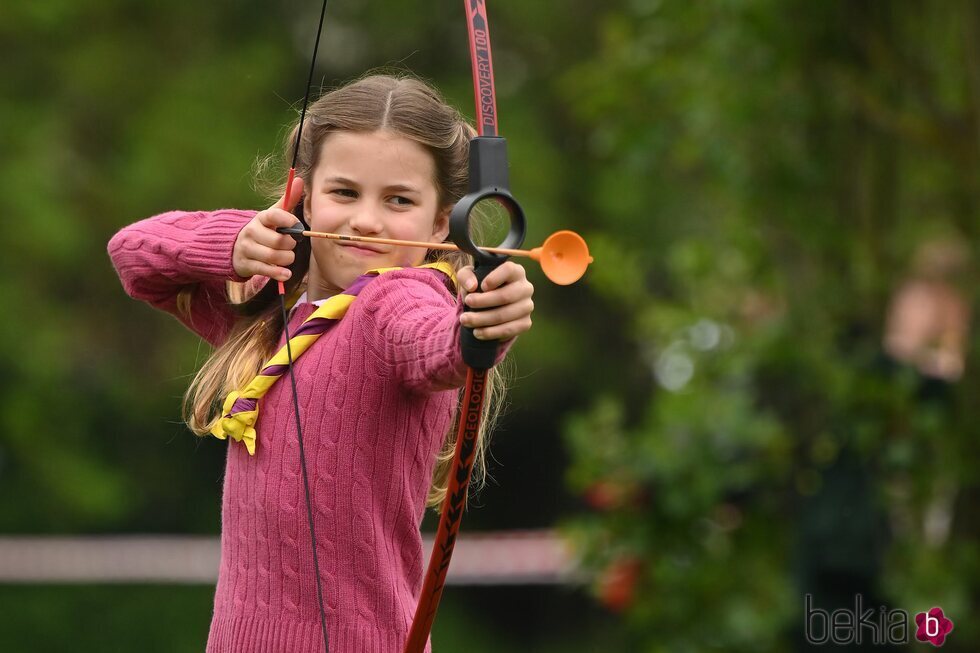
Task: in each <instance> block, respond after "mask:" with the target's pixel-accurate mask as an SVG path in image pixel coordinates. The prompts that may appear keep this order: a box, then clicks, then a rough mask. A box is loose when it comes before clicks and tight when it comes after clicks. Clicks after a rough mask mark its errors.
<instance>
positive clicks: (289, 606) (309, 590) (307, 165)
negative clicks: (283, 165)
mask: <svg viewBox="0 0 980 653" xmlns="http://www.w3.org/2000/svg"><path fill="white" fill-rule="evenodd" d="M473 134H474V132H473V130H472V128H471V127H469V126H468V125H467V124H466V123H465V122H464V120H463V119H462V118H461V117H460V115H459V114H458V112H457V111H455V110H454V109H452V108H450V107H449V106H447V105H446V104H445V102H444V101H443V100H442V99H441V97H440V96H439V95H438V93H437V92H436V91H435V90H433V89H432V88H430V87H429V86H427V85H425V84H423V83H422V82H420V81H418V80H415V79H412V78H395V77H389V76H371V77H367V78H365V79H362V80H360V81H357V82H355V83H352V84H349V85H347V86H345V87H342V88H339V89H337V90H334V91H332V92H330V93H327V94H326V95H324V96H323V97H322V98H320V99H319V100H318V101H317V102H315V103H313V104H312V105H311V106H310V107H309V110H308V114H307V122H306V124H305V126H304V129H303V133H302V134H299V135H297V127H294V128H293V130H292V133H291V134H290V136H289V138H288V139H287V143H286V147H285V149H284V152H286V153H289V152H292V149H293V144H294V139H295V138H297V137H299V138H300V139H301V141H300V147H299V159H298V161H297V165H296V169H297V177H298V178H297V179H296V181H295V182H294V188H293V189H291V190H292V192H291V193H289V197H292V198H297V199H300V198H301V203H300V204H299V206H298V208H299V210H301V211H302V215H303V216H304V217H305V219H306V222H307V223H308V224H309V225H310V228H311V229H312V230H314V231H329V232H335V233H341V234H350V235H359V236H377V237H383V238H400V239H410V240H420V241H428V242H434V243H435V242H441V241H443V240H444V239H445V238H446V236H447V234H448V233H449V213H450V209H451V207H452V206H453V204H454V203H455V202H456V201H457V200H458V199H459V198H460V197H462V195H464V194H465V192H466V188H467V162H468V152H469V139H470V137H471V136H472V135H473ZM284 177H285V174H283V175H282V177H280V178H284ZM304 189H305V192H304ZM292 210H294V207H293V206H287V205H286V204H285V200H284V199H280V200H279V202H277V203H276V204H275V205H274V206H273V207H271V208H269V209H267V210H265V211H259V212H258V213H255V212H252V211H239V210H220V211H213V212H193V213H187V212H181V211H175V212H170V213H164V214H162V215H159V216H156V217H153V218H149V219H147V220H143V221H142V222H138V223H136V224H134V225H132V226H130V227H127V228H125V229H123V230H122V231H120V232H119V233H118V234H116V236H115V237H113V239H112V240H111V241H110V243H109V253H110V256H111V257H112V261H113V264H114V265H115V267H116V270H117V271H118V273H119V277H120V279H121V280H122V283H123V286H124V288H125V289H126V292H127V293H128V294H129V295H130V296H132V297H134V298H136V299H140V300H143V301H146V302H148V303H150V304H152V305H153V306H156V307H157V308H160V309H163V310H165V311H167V312H168V313H171V314H173V315H174V316H176V317H177V319H179V320H180V321H181V322H183V323H184V324H185V325H187V326H188V327H189V328H190V329H192V330H193V331H194V332H195V333H197V334H199V335H200V336H201V337H203V338H204V339H205V340H207V341H208V342H209V343H210V344H212V345H213V346H214V347H216V350H215V352H214V354H213V355H212V356H211V357H210V359H209V360H208V361H207V362H206V363H205V364H204V366H203V368H202V369H201V370H200V372H199V373H198V374H197V376H196V378H195V379H194V381H193V383H192V384H191V387H190V388H189V389H188V391H187V395H186V397H185V418H186V420H187V423H188V425H189V427H190V428H191V430H192V431H194V432H195V433H196V434H198V435H202V436H203V435H208V434H214V435H217V436H218V437H226V436H227V435H231V436H232V437H233V438H234V440H239V441H231V440H229V449H228V461H227V466H226V471H225V478H224V492H223V498H222V519H221V521H222V531H221V567H220V570H219V575H218V585H217V590H216V593H215V601H214V617H213V620H212V623H211V631H210V634H209V638H208V646H207V650H208V651H228V652H231V651H234V652H236V653H240V652H242V651H289V652H293V651H297V652H306V651H311V652H312V651H322V650H323V648H324V644H323V641H322V640H323V638H322V635H321V632H320V616H319V606H318V603H317V594H316V586H315V579H314V576H313V574H314V573H316V572H315V571H314V569H313V562H312V561H313V555H312V550H311V544H310V537H309V528H308V524H307V518H306V506H305V503H304V498H303V497H302V496H301V494H302V492H303V489H302V487H301V482H302V480H301V477H300V458H299V456H300V453H299V444H298V441H297V434H296V425H295V421H294V415H293V404H292V401H293V396H292V391H291V388H290V383H289V379H288V378H280V379H279V380H278V382H273V383H272V384H271V386H270V387H269V388H268V389H267V391H265V394H264V395H262V396H261V398H260V400H259V401H258V402H257V410H258V412H257V414H253V415H252V418H250V419H251V421H250V419H248V418H243V419H241V420H237V421H236V418H235V417H231V416H229V415H230V414H231V413H233V412H234V411H233V410H232V408H233V407H234V406H237V405H238V404H237V402H236V399H240V398H241V395H239V391H242V389H243V388H246V386H248V387H252V386H251V385H250V382H251V381H252V380H253V379H258V377H257V372H259V370H260V369H263V368H265V366H266V363H267V362H268V360H269V358H270V357H271V356H272V355H273V354H275V352H277V351H279V349H280V348H281V347H282V346H283V345H284V343H285V340H284V337H283V324H282V317H281V311H280V307H279V302H278V298H277V293H276V288H275V286H276V283H275V282H274V281H270V279H272V280H284V281H286V282H287V283H286V288H287V294H289V295H290V296H296V295H298V294H300V293H301V296H300V297H299V298H298V299H297V301H296V302H295V304H294V306H293V308H292V313H291V315H290V316H289V333H290V334H291V335H294V336H295V335H296V334H297V331H298V330H299V328H300V326H301V325H303V323H304V321H305V320H307V318H309V317H310V316H311V315H312V314H313V312H314V311H315V310H318V306H320V305H326V304H325V303H326V302H329V301H330V299H331V298H336V297H341V296H342V295H343V294H344V293H345V292H346V293H347V295H350V294H353V293H355V292H357V295H356V299H355V300H354V301H353V302H352V303H350V304H349V307H348V308H347V309H346V313H345V314H343V316H342V317H340V318H339V319H334V320H333V321H332V322H331V326H330V327H329V328H327V329H326V330H325V331H324V332H323V334H322V335H321V336H320V337H319V339H317V340H316V341H315V342H314V343H313V344H311V345H310V346H309V348H308V349H307V350H305V351H304V352H303V353H302V354H301V355H296V354H295V353H294V360H295V364H294V370H295V376H296V383H297V390H298V405H299V410H300V413H301V424H302V428H303V431H304V436H305V437H304V440H305V446H306V459H307V461H308V471H309V482H310V491H311V493H312V511H313V520H314V532H315V533H316V535H317V537H318V539H317V549H318V550H317V554H318V558H319V573H320V575H321V581H322V586H323V593H324V604H325V605H324V608H325V610H326V618H327V624H328V640H329V644H330V650H331V652H332V653H340V652H347V651H372V652H388V651H391V652H393V653H394V652H396V651H401V650H402V647H403V646H404V642H405V639H406V637H407V633H408V629H409V626H410V625H411V620H412V617H413V614H414V610H415V606H416V603H417V600H418V595H419V592H420V590H421V585H422V575H423V570H424V565H425V560H424V559H423V551H422V540H421V536H420V533H419V523H420V522H421V520H422V516H423V513H424V510H425V507H426V506H438V505H439V504H440V503H441V500H442V498H443V496H444V495H445V488H446V485H447V478H446V475H447V473H448V467H449V463H450V462H451V457H452V450H453V449H452V447H453V444H454V443H453V442H452V441H451V440H453V439H454V437H455V430H454V428H453V421H454V419H455V415H456V411H457V403H458V401H459V399H458V388H460V387H461V386H462V385H463V383H464V380H465V375H466V368H465V365H464V363H463V362H462V359H461V357H460V351H459V331H460V324H463V325H465V326H470V327H474V328H475V333H476V336H477V337H478V338H482V339H498V340H501V341H502V346H501V347H500V352H501V353H500V355H499V356H498V361H499V360H500V359H501V358H502V357H503V355H504V353H505V352H506V350H507V349H508V348H509V346H510V345H511V344H512V343H513V341H514V338H515V337H516V336H518V335H519V334H521V333H523V332H525V331H527V330H528V329H529V328H530V326H531V319H530V314H531V311H532V310H533V303H532V300H531V296H532V293H533V287H532V286H531V284H530V283H529V282H528V281H527V279H526V278H525V276H524V269H523V268H522V267H521V266H519V265H516V264H514V263H511V262H507V263H505V264H503V265H501V266H500V267H499V268H497V269H496V270H494V271H493V272H492V273H491V274H490V275H488V277H487V279H486V281H485V282H484V284H483V291H482V292H479V293H473V294H468V293H467V291H470V290H474V289H475V287H476V280H475V276H474V274H473V272H472V269H471V268H469V267H464V263H465V260H464V258H463V256H462V255H460V254H458V253H455V252H454V253H451V254H449V255H446V254H437V253H436V252H435V251H428V250H422V249H421V248H405V247H388V246H374V245H366V244H352V243H349V242H344V241H332V240H321V239H314V241H315V242H313V243H312V244H311V243H310V241H308V240H304V241H302V242H300V243H298V244H297V242H296V241H294V240H293V238H292V237H290V236H286V235H282V234H279V233H278V232H277V231H276V228H277V227H288V226H292V225H293V224H295V222H296V218H295V216H294V215H293V214H292V213H291V212H290V211H292ZM311 250H312V251H311ZM423 263H427V264H430V266H431V265H432V264H438V265H439V267H415V266H419V265H420V264H423ZM390 267H400V268H402V269H400V270H394V271H389V272H385V273H383V274H380V275H379V276H375V277H366V278H361V279H359V277H361V275H363V274H364V273H365V272H367V271H368V270H374V269H377V268H390ZM454 276H455V282H456V283H458V285H459V297H460V298H459V300H457V293H456V291H455V287H454V279H453V277H454ZM355 280H357V281H358V282H357V283H356V284H355V283H354V282H355ZM365 283H366V285H365ZM464 302H465V304H466V305H468V306H471V307H474V308H484V309H488V310H485V311H482V312H478V313H474V312H468V313H465V314H464V313H463V312H462V304H463V303H464ZM312 322H313V321H311V323H312ZM495 385H496V388H495V390H496V392H494V393H493V394H495V395H496V397H497V398H498V399H499V395H500V390H501V388H500V385H499V378H498V379H497V380H496V381H495ZM229 395H232V396H231V398H230V399H229V398H228V396H229ZM493 403H495V404H498V402H493ZM259 409H260V410H259ZM484 442H485V440H484V439H483V438H482V437H481V438H480V445H479V450H480V454H479V455H480V458H479V459H478V462H477V464H476V465H475V466H474V467H475V469H476V471H477V475H479V472H480V471H481V470H482V464H483V463H482V447H483V443H484ZM253 454H254V455H253Z"/></svg>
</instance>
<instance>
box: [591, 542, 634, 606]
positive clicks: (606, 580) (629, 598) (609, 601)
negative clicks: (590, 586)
mask: <svg viewBox="0 0 980 653" xmlns="http://www.w3.org/2000/svg"><path fill="white" fill-rule="evenodd" d="M642 571H643V561H642V560H641V559H640V558H637V557H635V556H623V557H621V558H618V559H616V560H614V561H613V562H612V564H610V565H609V566H608V567H606V569H605V570H604V571H603V572H602V575H601V576H600V578H599V587H598V594H599V600H600V601H601V602H602V604H603V605H604V606H606V607H607V608H609V609H610V610H612V611H614V612H622V611H624V610H626V608H628V607H630V606H631V605H632V604H633V599H634V598H635V597H636V586H637V584H638V582H639V580H640V574H641V573H642Z"/></svg>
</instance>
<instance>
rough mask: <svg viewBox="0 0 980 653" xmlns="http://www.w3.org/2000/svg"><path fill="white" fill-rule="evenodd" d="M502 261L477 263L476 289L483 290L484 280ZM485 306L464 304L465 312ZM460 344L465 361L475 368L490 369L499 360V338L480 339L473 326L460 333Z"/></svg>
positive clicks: (464, 328) (478, 310) (482, 309)
mask: <svg viewBox="0 0 980 653" xmlns="http://www.w3.org/2000/svg"><path fill="white" fill-rule="evenodd" d="M498 265H500V263H492V264H482V265H475V266H474V267H473V272H474V273H475V274H476V290H474V291H473V292H481V291H482V290H483V280H484V279H486V278H487V275H488V274H490V273H491V272H493V271H494V270H495V269H496V267H497V266H498ZM485 310H487V309H485V308H470V307H469V306H467V305H466V304H463V312H464V313H467V312H474V313H478V312H480V311H485ZM459 344H460V348H461V349H462V352H463V361H464V362H465V363H466V364H467V365H469V366H470V367H472V368H473V369H475V370H488V369H490V368H491V367H493V364H494V362H495V361H496V360H497V350H498V349H499V347H500V341H499V340H480V339H479V338H477V337H476V336H475V335H474V334H473V329H472V328H471V327H466V326H464V327H463V328H462V329H461V330H460V333H459Z"/></svg>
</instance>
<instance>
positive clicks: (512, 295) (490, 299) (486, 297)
mask: <svg viewBox="0 0 980 653" xmlns="http://www.w3.org/2000/svg"><path fill="white" fill-rule="evenodd" d="M533 295H534V286H533V285H532V284H531V282H530V281H527V280H525V281H518V282H515V283H508V284H507V285H506V286H504V287H502V288H498V289H497V290H485V291H483V292H478V293H471V294H470V295H467V296H466V297H465V298H464V299H463V301H465V302H466V305H467V306H469V307H470V308H493V307H494V306H503V305H505V304H513V303H515V302H519V301H521V300H522V299H528V298H530V297H531V296H533Z"/></svg>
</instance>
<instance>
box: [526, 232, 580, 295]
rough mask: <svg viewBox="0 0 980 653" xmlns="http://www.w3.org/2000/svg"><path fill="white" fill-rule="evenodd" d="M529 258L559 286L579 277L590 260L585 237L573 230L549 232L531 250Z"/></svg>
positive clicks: (572, 281)
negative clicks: (539, 243)
mask: <svg viewBox="0 0 980 653" xmlns="http://www.w3.org/2000/svg"><path fill="white" fill-rule="evenodd" d="M531 258H533V259H535V260H536V261H538V262H539V263H541V269H542V270H543V271H544V274H545V276H546V277H548V278H549V279H551V280H552V281H553V282H555V283H557V284H558V285H559V286H567V285H569V284H573V283H575V282H576V281H578V280H579V279H581V278H582V275H584V274H585V270H586V269H587V268H588V267H589V263H591V262H592V257H591V256H589V246H588V245H586V244H585V239H583V238H582V237H581V236H579V235H578V234H577V233H575V232H574V231H556V232H555V233H553V234H551V235H550V236H548V239H547V240H545V241H544V244H543V245H541V247H535V248H534V249H532V250H531Z"/></svg>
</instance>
